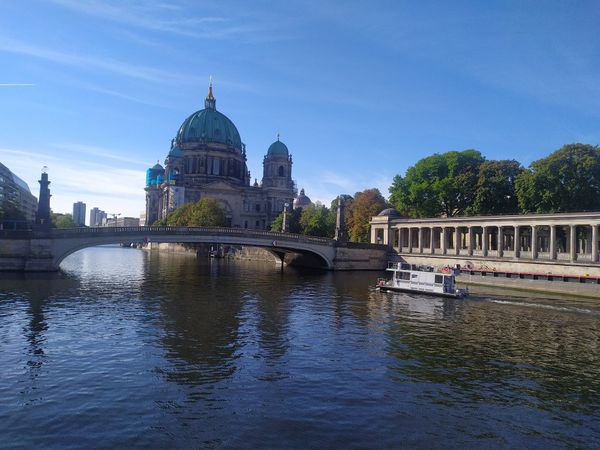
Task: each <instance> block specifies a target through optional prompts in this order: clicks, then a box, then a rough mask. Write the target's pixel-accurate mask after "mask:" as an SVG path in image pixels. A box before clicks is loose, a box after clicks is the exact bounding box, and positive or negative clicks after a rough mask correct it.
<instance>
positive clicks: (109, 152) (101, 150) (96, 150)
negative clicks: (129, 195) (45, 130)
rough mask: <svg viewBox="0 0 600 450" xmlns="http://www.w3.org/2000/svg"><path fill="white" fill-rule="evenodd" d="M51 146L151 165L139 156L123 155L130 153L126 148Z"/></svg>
mask: <svg viewBox="0 0 600 450" xmlns="http://www.w3.org/2000/svg"><path fill="white" fill-rule="evenodd" d="M51 146H52V147H54V148H57V149H60V150H66V151H69V152H75V153H80V154H86V155H92V156H98V157H100V158H106V159H111V160H115V161H121V162H127V163H131V164H135V165H139V166H144V167H149V166H150V165H151V164H150V163H148V162H144V161H140V159H139V158H130V157H127V156H123V155H127V154H131V153H132V152H131V151H127V150H115V149H108V148H105V147H97V146H93V145H85V144H72V143H58V144H51Z"/></svg>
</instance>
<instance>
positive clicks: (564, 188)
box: [516, 144, 600, 213]
mask: <svg viewBox="0 0 600 450" xmlns="http://www.w3.org/2000/svg"><path fill="white" fill-rule="evenodd" d="M516 191H517V197H518V200H519V206H520V207H521V209H522V210H523V212H535V213H551V212H568V211H590V210H598V209H600V147H596V146H592V145H588V144H569V145H564V146H563V147H562V148H560V149H559V150H557V151H555V152H554V153H552V154H551V155H549V156H548V157H546V158H542V159H538V160H537V161H534V162H532V163H531V165H530V166H529V170H527V171H524V172H523V173H521V174H520V175H519V176H518V177H517V182H516Z"/></svg>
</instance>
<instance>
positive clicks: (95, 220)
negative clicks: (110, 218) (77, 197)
mask: <svg viewBox="0 0 600 450" xmlns="http://www.w3.org/2000/svg"><path fill="white" fill-rule="evenodd" d="M106 219H107V215H106V213H105V212H104V211H102V210H101V209H98V208H92V209H91V210H90V227H101V226H102V224H103V223H104V222H106Z"/></svg>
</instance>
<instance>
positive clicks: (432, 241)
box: [429, 227, 435, 255]
mask: <svg viewBox="0 0 600 450" xmlns="http://www.w3.org/2000/svg"><path fill="white" fill-rule="evenodd" d="M434 230H435V228H434V227H430V228H429V253H431V254H432V255H433V254H434V253H435V239H433V236H434V235H435V231H434Z"/></svg>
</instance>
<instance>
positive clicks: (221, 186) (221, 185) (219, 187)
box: [201, 180, 242, 192]
mask: <svg viewBox="0 0 600 450" xmlns="http://www.w3.org/2000/svg"><path fill="white" fill-rule="evenodd" d="M201 189H202V190H212V191H226V192H240V191H241V190H242V188H241V187H240V186H234V185H233V184H231V183H228V182H227V181H222V180H217V181H213V182H212V183H207V184H205V185H204V186H202V188H201Z"/></svg>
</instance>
